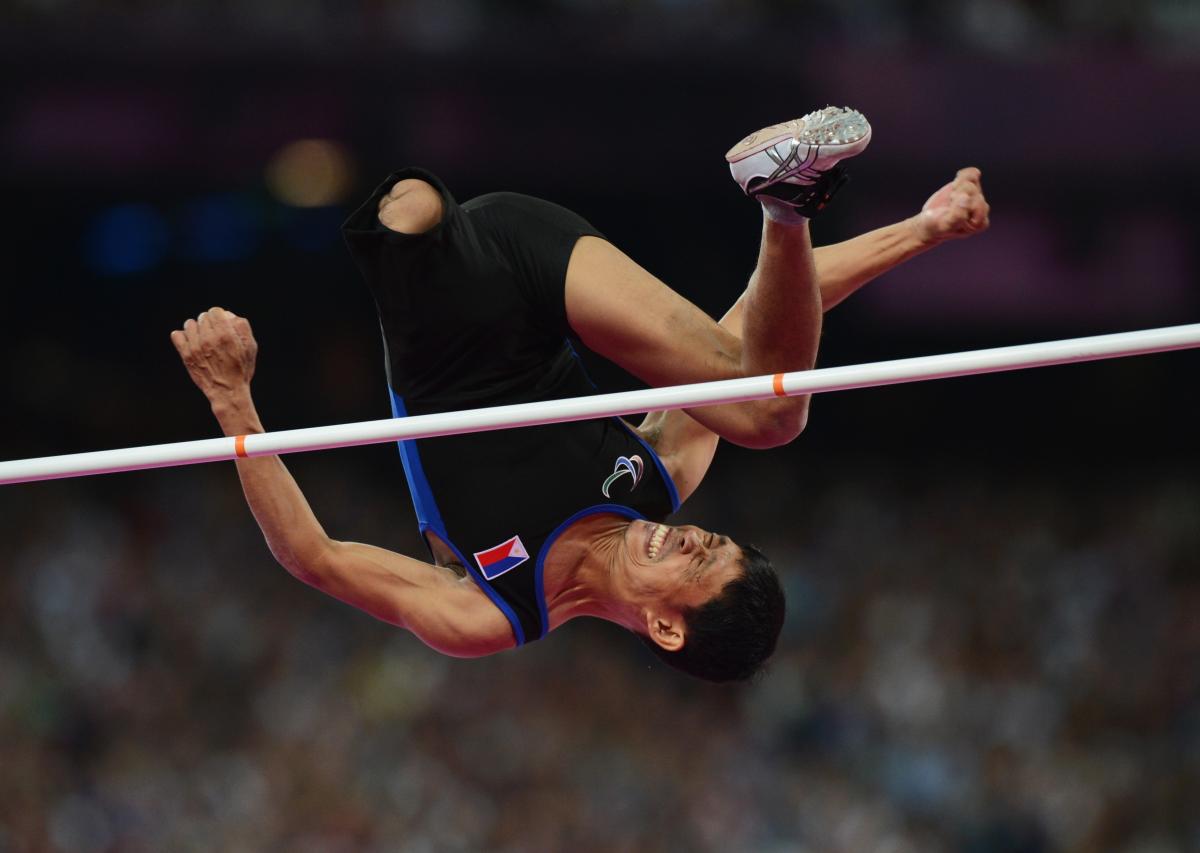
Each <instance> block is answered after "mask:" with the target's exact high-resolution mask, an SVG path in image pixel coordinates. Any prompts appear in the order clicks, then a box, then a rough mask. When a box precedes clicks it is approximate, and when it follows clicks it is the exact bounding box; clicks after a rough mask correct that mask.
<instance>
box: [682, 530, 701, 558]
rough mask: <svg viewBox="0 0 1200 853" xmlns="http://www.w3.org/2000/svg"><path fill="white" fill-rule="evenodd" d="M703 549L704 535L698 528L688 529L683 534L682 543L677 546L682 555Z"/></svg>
mask: <svg viewBox="0 0 1200 853" xmlns="http://www.w3.org/2000/svg"><path fill="white" fill-rule="evenodd" d="M703 548H704V535H703V534H702V533H701V531H700V528H698V527H689V528H687V530H685V531H684V532H683V542H682V543H681V544H680V546H679V550H680V551H682V552H683V553H684V554H690V553H692V552H693V551H698V550H702V549H703Z"/></svg>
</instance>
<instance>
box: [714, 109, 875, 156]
mask: <svg viewBox="0 0 1200 853" xmlns="http://www.w3.org/2000/svg"><path fill="white" fill-rule="evenodd" d="M843 131H846V132H844V133H843ZM787 139H795V140H797V141H799V142H801V143H803V144H805V145H814V146H820V147H825V146H828V145H836V146H839V147H844V148H845V149H846V150H845V154H844V156H846V157H850V156H853V155H854V154H858V153H859V152H860V151H862V150H863V149H864V148H866V147H867V143H868V142H870V141H871V125H870V124H868V123H867V120H866V117H864V116H863V114H862V113H860V112H858V111H857V110H852V109H849V108H838V107H826V108H825V109H823V110H817V111H816V112H811V113H809V114H808V115H805V116H801V117H800V118H794V119H792V120H791V121H785V122H782V123H781V124H773V125H771V126H769V127H764V128H762V129H761V130H756V131H755V132H754V133H752V134H750V135H749V136H747V137H746V138H745V139H743V140H742V141H741V142H739V143H738V144H737V145H735V146H733V147H732V148H730V149H729V151H727V152H726V153H725V160H726V161H727V162H728V163H730V164H733V163H738V162H741V161H742V160H745V159H746V158H747V157H753V156H754V155H755V154H758V153H760V152H762V151H766V150H767V149H768V148H770V147H771V146H772V145H777V144H778V143H780V142H783V141H784V140H787Z"/></svg>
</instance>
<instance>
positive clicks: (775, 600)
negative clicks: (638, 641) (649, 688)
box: [642, 545, 784, 683]
mask: <svg viewBox="0 0 1200 853" xmlns="http://www.w3.org/2000/svg"><path fill="white" fill-rule="evenodd" d="M783 612H784V599H783V587H782V586H780V584H779V576H778V575H776V574H775V567H774V566H772V565H771V561H770V560H768V559H767V557H766V555H765V554H763V552H762V551H760V550H758V549H757V548H755V547H754V546H753V545H745V546H743V547H742V574H741V576H739V577H737V578H734V579H733V580H731V581H729V582H728V583H727V584H725V586H724V587H723V588H722V589H721V592H720V594H719V595H717V597H716V598H713V599H712V600H711V601H708V602H706V603H705V604H704V605H703V606H701V607H697V608H689V609H687V610H685V611H684V613H683V619H684V623H685V625H686V626H687V633H686V635H685V639H684V643H683V648H681V649H680V650H679V651H677V652H671V651H667V650H666V649H664V648H663V647H662V646H660V645H659V644H658V643H656V642H654V640H652V639H651V638H650V637H647V636H642V641H643V642H644V643H645V644H646V645H647V646H649V647H650V650H651V651H653V652H654V653H655V654H656V655H658V656H659V658H661V659H662V660H664V661H665V662H667V663H669V664H670V665H671V666H673V667H675V668H676V669H680V670H683V671H684V672H686V673H687V674H688V675H694V676H695V677H696V678H703V679H704V680H705V681H714V682H717V683H722V682H726V681H747V680H749V679H750V678H752V677H753V676H754V675H755V674H756V673H758V671H759V670H760V669H761V668H762V665H763V663H764V662H765V661H766V659H767V658H769V657H770V656H771V654H772V653H773V652H774V651H775V641H776V640H778V639H779V631H780V629H781V628H782V627H783Z"/></svg>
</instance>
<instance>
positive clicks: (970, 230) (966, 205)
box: [913, 166, 991, 246]
mask: <svg viewBox="0 0 1200 853" xmlns="http://www.w3.org/2000/svg"><path fill="white" fill-rule="evenodd" d="M981 176H982V173H981V172H980V171H979V170H978V169H976V168H975V167H974V166H971V167H968V168H966V169H959V170H958V174H957V175H955V176H954V180H953V181H951V182H950V183H948V184H946V186H944V187H942V188H941V189H940V190H938V191H937V192H935V193H934V194H933V195H931V196H930V197H929V201H927V202H925V205H924V206H923V207H922V208H921V212H920V213H919V214H917V215H916V216H915V217H914V218H913V223H914V227H915V228H916V230H917V236H918V237H919V238H920V240H921V241H922V242H923V243H925V244H926V245H931V246H933V245H937V244H938V243H942V242H944V241H946V240H954V239H958V238H960V237H970V236H972V235H975V234H978V233H980V232H982V231H985V230H987V227H988V224H989V222H988V212H989V210H990V209H991V208H989V207H988V203H987V199H985V198H984V197H983V186H982V185H981V183H980V178H981Z"/></svg>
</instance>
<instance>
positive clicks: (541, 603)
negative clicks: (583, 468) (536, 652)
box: [534, 504, 646, 640]
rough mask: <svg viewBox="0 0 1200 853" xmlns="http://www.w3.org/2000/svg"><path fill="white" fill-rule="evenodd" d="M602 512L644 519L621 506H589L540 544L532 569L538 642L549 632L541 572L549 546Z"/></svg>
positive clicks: (628, 508)
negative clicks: (539, 621) (538, 620)
mask: <svg viewBox="0 0 1200 853" xmlns="http://www.w3.org/2000/svg"><path fill="white" fill-rule="evenodd" d="M602 512H607V513H611V514H612V515H623V516H625V517H626V518H633V519H645V517H646V516H644V515H642V514H641V513H640V512H638V511H637V510H636V509H631V508H630V507H627V506H622V505H621V504H596V505H595V506H589V507H587V508H586V509H581V510H580V511H579V512H577V513H575V514H574V515H572V516H571V517H570V518H568V519H567V520H566V521H564V522H563V523H562V524H560V525H558V527H556V528H554V532H553V533H551V534H550V536H549V537H548V538H547V539H546V541H545V542H543V543H542V550H540V551H538V556H537V565H536V566H535V567H534V580H535V584H536V585H535V587H534V590H535V593H536V595H537V602H538V613H539V614H540V616H541V619H542V633H541V634H539V635H538V639H539V640H540V639H541V638H542V637H544V636H546V634H547V633H548V632H549V631H550V614H549V613H548V612H546V589H545V587H544V586H543V584H542V572H543V570H544V569H545V567H546V557H547V556H548V555H549V554H550V546H551V545H553V544H554V542H555V540H557V539H558V537H559V536H561V535H562V534H563V533H564V532H565V531H566V529H567V528H568V527H570V526H571V525H572V524H574V523H575V522H577V521H579V519H581V518H586V517H587V516H589V515H598V514H600V513H602Z"/></svg>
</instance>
